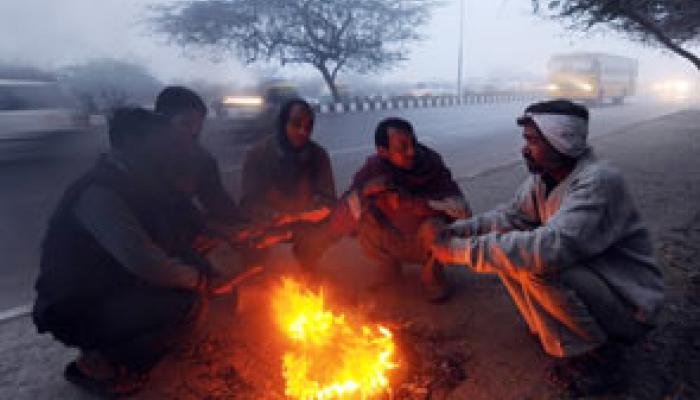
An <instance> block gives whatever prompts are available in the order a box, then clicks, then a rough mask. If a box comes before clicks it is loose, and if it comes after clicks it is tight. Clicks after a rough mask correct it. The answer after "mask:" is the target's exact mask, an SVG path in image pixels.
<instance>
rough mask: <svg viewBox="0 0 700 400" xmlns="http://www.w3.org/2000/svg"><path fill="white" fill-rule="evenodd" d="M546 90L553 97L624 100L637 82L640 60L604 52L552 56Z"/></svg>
mask: <svg viewBox="0 0 700 400" xmlns="http://www.w3.org/2000/svg"><path fill="white" fill-rule="evenodd" d="M548 69H549V75H548V82H547V91H548V93H549V95H550V96H551V97H554V98H568V99H571V100H576V101H584V102H589V103H602V102H604V101H606V100H611V101H612V102H613V103H615V104H622V103H623V102H624V100H625V98H626V97H628V96H630V95H633V94H634V93H635V90H636V86H637V70H638V68H637V60H635V59H633V58H628V57H621V56H616V55H611V54H604V53H569V54H558V55H554V56H552V58H551V59H550V60H549V64H548Z"/></svg>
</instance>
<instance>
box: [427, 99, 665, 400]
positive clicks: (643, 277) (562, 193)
mask: <svg viewBox="0 0 700 400" xmlns="http://www.w3.org/2000/svg"><path fill="white" fill-rule="evenodd" d="M588 119H589V115H588V110H587V109H586V108H585V107H583V106H581V105H578V104H576V103H572V102H570V101H567V100H552V101H546V102H541V103H535V104H532V105H530V106H529V107H527V108H526V110H525V114H524V115H523V116H521V117H520V118H518V120H517V123H518V125H520V126H522V127H523V137H524V140H525V145H524V146H523V150H522V152H523V157H524V158H525V160H526V163H527V166H528V169H529V170H530V172H531V175H530V176H529V177H528V178H527V180H526V181H525V183H524V184H523V185H522V186H521V187H520V189H519V190H518V192H517V194H516V195H515V198H514V199H513V200H512V201H511V202H510V203H508V204H506V205H503V206H501V207H499V208H497V209H495V210H492V211H489V212H486V213H484V214H481V215H477V216H474V217H473V218H471V219H466V220H460V221H457V222H455V223H454V224H452V225H451V226H449V227H448V228H447V229H445V230H442V231H438V232H436V233H435V235H434V236H433V238H432V240H433V245H432V247H431V248H432V253H433V256H434V257H435V259H437V260H438V261H440V262H443V263H445V264H458V265H460V264H461V265H467V266H469V267H470V269H472V270H473V271H475V272H478V273H495V274H498V275H499V277H500V278H501V280H502V282H503V284H504V285H505V287H506V288H507V290H508V292H509V293H510V295H511V297H512V298H513V300H514V302H515V304H516V306H517V308H518V310H519V311H520V314H521V315H522V316H523V318H524V320H525V322H526V324H527V326H528V328H529V330H530V332H531V333H532V334H533V335H535V336H536V337H537V338H538V339H539V341H540V343H541V344H542V347H543V349H544V351H545V352H546V353H547V354H549V355H551V356H554V357H556V361H555V362H554V363H553V368H551V369H550V370H549V372H550V375H549V377H550V378H552V379H553V380H554V383H557V384H559V385H560V387H563V388H565V389H567V390H568V391H570V392H574V393H575V394H579V395H580V394H595V393H600V392H601V391H606V390H609V389H612V388H613V386H618V385H619V384H620V383H622V382H621V381H622V377H621V374H620V373H619V368H618V367H619V361H620V351H621V346H620V344H621V343H626V344H629V343H632V342H635V341H637V340H638V339H639V338H640V337H642V336H643V335H644V334H645V333H646V332H647V331H648V330H649V328H650V327H651V326H652V325H653V323H654V318H655V315H656V314H657V312H658V310H659V309H660V305H661V303H662V300H663V278H662V275H661V271H660V269H659V268H658V267H657V265H656V263H655V260H654V255H653V249H652V245H651V241H650V238H649V233H648V231H647V229H646V228H645V226H644V224H643V223H642V221H641V218H640V215H639V213H638V211H637V209H636V207H635V205H634V203H633V201H632V198H631V196H630V193H629V191H628V189H627V187H626V185H625V182H624V179H623V177H622V175H621V173H620V172H619V171H618V170H617V169H616V168H615V167H613V166H612V165H610V164H609V163H607V162H605V161H601V160H599V159H598V158H596V156H595V155H594V154H593V152H592V150H591V149H590V148H589V146H588V144H587V136H588ZM618 387H619V386H618Z"/></svg>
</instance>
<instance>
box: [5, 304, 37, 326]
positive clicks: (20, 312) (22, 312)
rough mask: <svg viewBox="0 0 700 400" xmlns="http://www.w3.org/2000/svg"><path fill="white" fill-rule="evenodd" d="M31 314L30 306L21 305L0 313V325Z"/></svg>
mask: <svg viewBox="0 0 700 400" xmlns="http://www.w3.org/2000/svg"><path fill="white" fill-rule="evenodd" d="M31 312H32V305H31V304H23V305H21V306H17V307H13V308H10V309H8V310H4V311H0V323H3V322H8V321H10V320H13V319H15V318H19V317H24V316H26V315H29V314H30V313H31Z"/></svg>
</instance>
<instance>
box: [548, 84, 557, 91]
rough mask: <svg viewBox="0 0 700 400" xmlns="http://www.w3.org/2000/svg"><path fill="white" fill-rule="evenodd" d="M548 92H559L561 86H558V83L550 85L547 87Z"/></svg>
mask: <svg viewBox="0 0 700 400" xmlns="http://www.w3.org/2000/svg"><path fill="white" fill-rule="evenodd" d="M547 90H549V91H550V92H556V91H557V90H559V85H557V84H556V83H550V84H549V85H547Z"/></svg>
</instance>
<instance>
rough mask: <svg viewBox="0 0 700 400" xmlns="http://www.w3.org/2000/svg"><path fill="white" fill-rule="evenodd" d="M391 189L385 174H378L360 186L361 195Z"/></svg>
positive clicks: (373, 194) (372, 194)
mask: <svg viewBox="0 0 700 400" xmlns="http://www.w3.org/2000/svg"><path fill="white" fill-rule="evenodd" d="M390 190H392V188H391V185H390V184H389V180H388V179H387V177H385V176H380V177H377V178H374V179H370V180H369V181H367V182H366V183H365V184H364V186H363V187H362V196H363V197H367V196H375V195H378V194H380V193H384V192H387V191H390Z"/></svg>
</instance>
